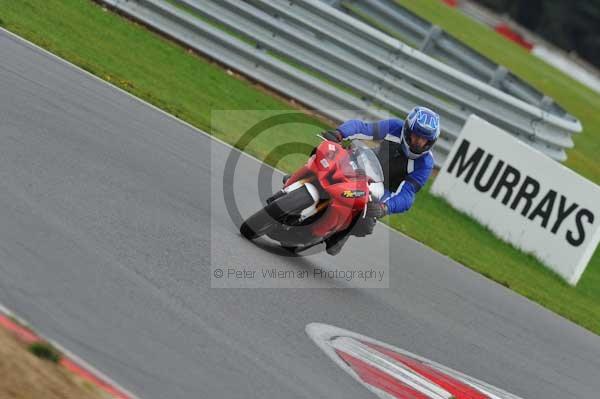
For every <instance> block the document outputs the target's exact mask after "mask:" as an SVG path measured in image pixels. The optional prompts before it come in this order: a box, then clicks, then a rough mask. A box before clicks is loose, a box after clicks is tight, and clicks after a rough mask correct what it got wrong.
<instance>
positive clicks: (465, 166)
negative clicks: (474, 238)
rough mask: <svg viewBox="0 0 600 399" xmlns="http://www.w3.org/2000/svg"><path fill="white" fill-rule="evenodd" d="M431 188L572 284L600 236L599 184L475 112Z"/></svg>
mask: <svg viewBox="0 0 600 399" xmlns="http://www.w3.org/2000/svg"><path fill="white" fill-rule="evenodd" d="M432 192H433V194H435V195H438V196H442V197H444V198H445V199H446V200H447V201H448V202H449V203H450V204H451V205H452V206H453V207H455V208H457V209H459V210H461V211H463V212H465V213H467V214H469V215H471V216H472V217H473V218H475V219H477V220H478V221H479V222H481V223H482V224H483V225H485V226H487V227H488V228H489V229H491V230H492V231H493V232H494V233H495V234H496V235H498V236H499V237H501V238H502V239H504V240H505V241H507V242H509V243H511V244H513V245H514V246H516V247H517V248H519V249H521V250H523V251H525V252H528V253H531V254H533V255H534V256H535V257H537V258H538V259H539V260H541V261H542V262H543V263H544V264H546V265H547V266H548V267H550V268H551V269H552V270H554V271H556V272H557V273H558V274H559V275H561V276H562V277H564V278H565V279H566V280H567V281H568V282H569V284H572V285H575V284H577V281H579V278H580V277H581V275H582V274H583V271H584V270H585V267H586V266H587V264H588V262H589V260H590V258H591V257H592V255H593V253H594V251H595V249H596V247H597V245H598V241H600V187H599V186H598V185H596V184H594V183H592V182H590V181H589V180H586V179H585V178H583V177H581V176H579V175H578V174H576V173H575V172H573V171H572V170H570V169H568V168H566V167H564V166H563V165H561V164H559V163H558V162H555V161H554V160H552V159H550V158H548V157H547V156H546V155H544V154H542V153H541V152H538V151H536V150H534V149H533V148H531V147H530V146H528V145H527V144H525V143H523V142H521V141H519V140H518V139H516V138H515V137H513V136H511V135H510V134H508V133H506V132H505V131H503V130H501V129H500V128H498V127H496V126H494V125H492V124H490V123H488V122H486V121H484V120H483V119H481V118H478V117H476V116H471V117H470V118H469V119H468V121H467V123H466V124H465V126H464V127H463V130H462V132H461V134H460V136H459V137H458V139H457V140H456V143H455V144H454V147H453V148H452V150H451V151H450V155H449V156H448V158H447V159H446V162H445V164H444V166H443V168H442V169H441V170H440V173H439V175H438V176H437V178H436V179H435V182H434V184H433V187H432ZM482 256H485V254H482Z"/></svg>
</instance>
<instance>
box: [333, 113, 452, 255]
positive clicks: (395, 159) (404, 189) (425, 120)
mask: <svg viewBox="0 0 600 399" xmlns="http://www.w3.org/2000/svg"><path fill="white" fill-rule="evenodd" d="M439 135H440V117H439V116H438V114H437V113H435V112H434V111H432V110H430V109H429V108H425V107H415V108H413V109H412V110H411V111H410V113H409V114H408V115H407V116H406V119H405V120H404V121H402V120H400V119H395V118H393V119H385V120H381V121H378V122H372V123H367V122H363V121H360V120H356V119H352V120H349V121H346V122H344V123H342V124H341V125H340V126H338V127H337V129H336V130H333V131H327V132H324V133H323V137H325V138H326V139H328V140H332V141H336V142H342V141H343V140H344V139H373V140H382V142H381V144H380V145H379V148H378V149H377V150H376V154H377V158H379V162H380V163H381V167H382V169H383V175H384V186H385V195H384V197H383V198H382V199H381V202H370V203H369V204H368V206H367V213H366V217H365V218H359V219H358V220H357V222H356V223H355V224H354V226H353V227H352V228H350V229H347V230H344V231H341V232H339V233H335V234H334V235H332V236H331V237H329V238H328V239H327V240H326V241H325V243H326V250H327V253H329V254H330V255H335V254H337V253H339V252H340V250H341V249H342V246H343V245H344V243H345V242H346V240H347V239H348V237H349V236H350V235H356V236H360V237H362V236H365V235H368V234H371V233H372V232H373V229H374V227H375V222H376V219H378V218H381V217H383V216H385V215H389V214H393V213H401V212H406V211H407V210H408V209H410V207H411V206H412V204H413V202H414V200H415V194H416V193H417V192H418V191H419V190H420V189H421V188H422V187H423V186H424V185H425V183H426V182H427V179H429V176H430V175H431V171H432V169H433V165H434V160H433V155H432V154H431V149H432V147H433V145H434V144H435V142H436V140H437V139H438V137H439Z"/></svg>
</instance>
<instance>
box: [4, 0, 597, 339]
mask: <svg viewBox="0 0 600 399" xmlns="http://www.w3.org/2000/svg"><path fill="white" fill-rule="evenodd" d="M401 2H402V3H409V4H410V5H412V7H411V8H412V9H413V10H414V11H416V12H417V13H419V11H420V12H425V13H430V14H432V15H429V16H428V18H430V19H433V21H434V23H437V24H439V25H441V26H443V27H445V28H447V26H446V25H444V24H443V23H442V22H444V20H445V18H450V17H447V16H446V14H447V11H448V10H446V9H444V8H443V7H444V6H442V5H440V4H439V2H437V0H423V1H422V2H421V1H420V2H410V1H401ZM434 3H435V4H434ZM407 5H408V4H407ZM417 8H418V10H417ZM0 10H2V15H1V18H2V24H3V25H4V27H6V28H7V29H9V30H10V31H13V32H15V33H17V34H19V35H20V36H22V37H24V38H26V39H28V40H30V41H32V42H34V43H37V44H38V45H41V46H43V47H45V48H47V49H48V50H50V51H52V52H53V53H55V54H57V55H59V56H60V57H62V58H65V59H67V60H69V61H71V62H73V63H74V64H77V65H79V66H81V67H82V68H84V69H86V70H88V71H90V72H92V73H94V74H95V75H97V76H99V77H101V78H103V79H106V80H108V81H110V82H111V83H114V84H116V85H117V86H120V87H121V88H123V89H125V90H127V91H129V92H131V93H132V94H134V95H136V96H138V97H140V98H143V99H145V100H146V101H148V102H150V103H152V104H154V105H156V106H158V107H160V108H163V109H165V110H166V111H167V112H170V113H172V114H174V115H175V116H177V117H179V118H181V119H183V120H185V121H187V122H189V123H191V124H193V125H195V126H197V127H199V128H201V129H204V130H207V131H210V132H211V133H212V134H214V135H215V136H217V137H218V138H220V139H222V140H224V141H227V142H229V143H233V144H236V143H238V140H239V139H240V137H241V135H242V134H243V132H244V130H245V127H246V126H248V124H249V119H252V118H255V117H256V115H257V114H256V113H254V112H246V113H245V115H246V116H245V117H240V118H229V119H227V120H226V121H225V122H224V123H223V122H222V123H212V126H211V111H213V110H219V109H220V110H233V111H235V110H293V109H296V108H295V106H294V104H293V103H291V102H288V101H285V100H283V99H281V98H278V97H277V96H273V95H272V94H271V93H268V92H265V90H264V89H263V88H262V87H261V86H259V85H256V84H253V83H252V82H249V81H247V80H244V79H243V78H240V77H239V76H235V74H234V73H232V72H231V71H227V70H224V69H223V68H221V67H220V66H218V65H216V64H215V63H212V62H210V61H207V60H204V59H202V58H200V57H198V56H196V55H194V54H193V53H191V52H189V51H187V50H186V49H185V48H182V47H181V46H179V45H177V44H174V43H172V42H170V41H168V40H165V39H164V38H161V37H160V36H158V35H156V34H154V33H152V32H150V31H148V30H146V29H144V28H143V27H142V26H139V25H138V24H135V23H132V22H131V21H128V20H126V19H124V18H122V17H120V16H118V15H116V14H113V13H111V12H107V11H106V10H103V9H102V8H101V7H100V6H98V5H97V4H95V3H92V2H91V1H89V0H21V1H19V2H15V1H13V0H0ZM450 11H452V10H450ZM459 16H460V14H458V13H456V15H455V14H452V15H451V17H452V18H459ZM463 18H464V17H463ZM452 21H453V20H452ZM453 23H454V22H453ZM472 24H474V23H473V22H471V21H469V20H466V21H462V20H460V23H459V22H455V29H456V30H457V31H460V29H461V28H464V30H465V32H466V33H463V34H461V35H460V36H459V35H456V36H457V37H459V38H460V39H463V40H464V36H465V35H467V36H468V35H470V34H474V33H473V32H477V31H476V30H474V29H475V28H473V27H472V26H471V25H472ZM448 26H451V24H449V23H448ZM449 31H450V32H451V33H453V34H454V32H453V31H451V30H449ZM489 33H490V34H489V35H487V36H484V35H483V34H482V38H481V39H480V38H477V40H482V41H484V42H485V41H486V40H487V41H489V43H488V44H487V46H489V47H490V49H496V48H497V49H498V52H503V51H506V54H505V57H506V58H511V57H514V59H515V61H513V62H512V63H511V64H509V63H504V64H505V65H507V66H509V67H510V68H512V69H514V70H515V72H516V73H517V74H520V72H521V69H526V68H525V65H530V66H531V65H533V66H535V68H537V69H539V72H538V73H529V74H527V75H526V76H522V77H524V78H525V79H527V80H530V79H529V78H530V77H531V78H532V79H531V80H530V81H531V82H532V83H533V84H534V85H536V86H538V87H539V88H540V89H541V90H544V91H546V89H548V90H547V92H548V93H549V94H550V95H553V96H554V97H555V98H556V99H557V100H558V101H559V102H560V103H561V105H563V106H565V107H567V108H568V109H569V111H570V112H572V113H573V114H574V115H576V116H577V117H579V118H581V120H582V121H583V123H584V126H585V127H586V131H585V132H584V133H583V134H582V135H580V136H579V137H577V138H576V141H577V147H576V149H575V150H572V151H571V152H570V153H569V162H568V166H570V167H572V168H573V169H575V170H577V171H578V172H580V173H581V174H583V175H584V176H587V177H588V178H590V179H592V180H594V181H595V182H598V181H600V166H599V165H598V164H597V163H596V162H595V160H594V157H593V154H594V148H595V149H596V151H595V153H596V154H598V150H600V148H597V147H598V142H599V141H600V140H596V139H594V137H593V135H592V133H591V132H592V131H593V130H591V128H592V127H593V126H596V127H598V126H600V120H597V119H598V118H600V115H593V112H592V108H593V107H594V106H596V109H598V105H600V96H598V95H596V94H595V93H593V92H591V91H590V90H588V89H586V88H584V87H583V86H581V85H580V84H578V83H575V82H573V81H572V80H570V79H569V78H567V77H565V76H564V75H562V74H560V73H558V72H557V71H556V70H554V69H553V68H550V67H548V66H546V65H545V64H543V63H541V62H539V61H537V60H535V59H534V58H533V57H531V56H529V55H528V54H527V53H525V52H524V51H522V50H521V49H520V48H518V47H516V46H514V45H512V44H511V43H508V42H507V44H504V43H503V42H504V39H502V38H501V37H499V36H497V35H496V36H494V35H495V33H493V32H492V31H490V32H489ZM478 34H479V33H478ZM90 38H93V40H91V39H90ZM484 38H485V39H484ZM481 46H484V45H483V44H481ZM507 46H508V47H507ZM476 49H478V50H479V48H478V47H476ZM522 57H529V58H527V62H525V61H523V60H522V61H520V62H519V61H518V59H520V58H522ZM496 61H497V62H500V61H499V60H496ZM513 64H514V65H513ZM540 64H541V65H540ZM519 68H521V69H519ZM554 80H556V82H557V84H556V87H554V86H553V87H552V89H551V90H550V89H549V88H548V87H546V86H552V85H550V84H549V83H548V81H554ZM563 91H564V93H563ZM565 93H566V94H565ZM561 94H562V95H561ZM567 94H568V96H577V99H576V100H574V99H571V100H570V101H565V99H563V97H564V96H566V95H567ZM586 101H587V105H586V106H585V107H583V108H578V106H579V105H583V104H584V103H586ZM240 115H241V114H240ZM213 122H214V121H213ZM594 123H596V124H595V125H594ZM325 127H327V123H326V122H324V121H322V120H318V119H315V118H312V117H310V116H307V117H306V118H305V119H304V120H301V121H297V122H296V123H291V124H288V125H286V126H285V129H284V130H282V129H278V128H273V129H271V131H270V132H269V133H268V134H264V135H261V136H260V137H259V138H258V139H257V140H255V141H253V142H252V145H250V146H249V147H248V148H246V150H247V151H248V152H250V153H251V154H253V155H255V156H257V157H258V158H260V159H265V157H266V156H267V155H268V154H269V153H270V151H271V150H272V149H274V148H276V147H278V146H280V145H283V144H286V143H289V142H290V141H294V142H304V143H307V144H309V145H312V144H316V143H317V141H318V139H317V138H316V137H315V136H314V135H315V133H317V132H318V131H320V130H321V129H323V128H325ZM299 148H300V147H299ZM304 160H305V156H304V155H297V156H291V157H285V158H283V159H282V160H281V161H280V162H279V163H278V164H277V166H278V167H280V168H282V169H287V170H291V169H293V168H295V167H296V166H298V165H299V164H300V162H303V161H304ZM388 222H389V223H390V224H391V225H392V226H394V227H395V228H398V229H399V230H401V231H402V232H404V233H406V234H408V235H409V236H411V237H414V238H416V239H417V240H419V241H421V242H423V243H425V244H426V245H428V246H430V247H432V248H433V249H435V250H437V251H440V252H442V253H444V254H446V255H448V256H450V257H451V258H453V259H455V260H457V261H459V262H461V263H463V264H465V265H467V266H469V267H471V268H473V269H474V270H476V271H478V272H480V273H482V274H484V275H486V276H488V277H490V278H492V279H494V280H496V281H498V282H500V283H502V284H504V285H506V286H508V287H510V288H511V289H513V290H515V291H517V292H519V293H521V294H523V295H525V296H527V297H529V298H531V299H532V300H534V301H536V302H539V303H540V304H542V305H543V306H545V307H547V308H549V309H551V310H553V311H555V312H557V313H559V314H561V315H563V316H565V317H567V318H569V319H571V320H573V321H574V322H576V323H578V324H580V325H582V326H584V327H586V328H588V329H589V330H591V331H594V332H596V333H600V289H599V287H600V284H599V283H600V252H599V251H596V253H595V255H594V257H593V259H592V263H591V264H590V266H589V267H588V270H587V271H586V273H585V274H584V276H583V278H582V280H581V281H580V283H579V285H578V286H577V287H576V288H573V287H570V286H568V285H567V284H566V283H564V282H563V281H562V280H561V279H560V278H558V277H557V276H556V275H555V274H553V273H552V272H550V271H548V270H547V269H546V268H544V267H543V266H542V265H541V264H540V263H539V262H538V261H536V260H535V259H534V258H532V257H530V256H528V255H525V254H523V253H521V252H519V251H518V250H516V249H514V248H513V247H512V246H510V245H508V244H505V243H503V242H502V241H500V240H499V239H497V238H496V237H494V235H493V234H491V233H490V232H489V231H488V230H486V229H485V228H483V227H482V226H481V225H479V224H478V223H477V222H475V221H473V220H472V219H470V218H468V217H467V216H465V215H463V214H461V213H459V212H457V211H455V210H454V209H452V208H451V207H450V206H449V205H448V204H447V203H446V202H445V201H443V200H441V199H439V198H435V197H433V196H432V195H430V194H429V185H428V186H427V187H426V188H425V189H424V190H422V192H421V193H420V194H419V200H418V202H417V204H416V205H415V207H414V208H413V209H412V210H411V212H409V213H407V214H405V215H399V216H394V217H391V218H389V220H388Z"/></svg>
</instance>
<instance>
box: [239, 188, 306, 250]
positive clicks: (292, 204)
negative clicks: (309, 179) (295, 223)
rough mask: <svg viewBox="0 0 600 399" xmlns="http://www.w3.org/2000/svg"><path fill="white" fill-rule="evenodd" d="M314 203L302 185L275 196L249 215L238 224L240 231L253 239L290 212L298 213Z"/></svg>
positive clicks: (268, 230)
mask: <svg viewBox="0 0 600 399" xmlns="http://www.w3.org/2000/svg"><path fill="white" fill-rule="evenodd" d="M313 203H314V199H313V197H312V195H310V193H309V192H308V189H307V188H306V187H305V186H303V187H300V188H298V189H296V190H294V191H291V192H289V193H287V194H286V195H284V196H282V197H279V198H277V199H276V200H275V201H273V202H271V203H270V204H268V205H266V206H265V207H264V208H262V209H261V210H259V211H258V212H256V213H255V214H254V215H252V216H250V217H249V218H248V219H246V221H245V222H244V223H242V225H241V226H240V233H241V234H242V235H243V236H244V237H246V238H247V239H248V240H254V239H255V238H258V237H260V236H262V235H265V234H268V233H269V232H270V231H271V230H272V229H274V228H276V227H277V225H278V224H279V223H281V222H282V220H283V219H284V218H285V217H286V216H287V215H290V214H300V212H301V211H302V210H303V209H305V208H308V207H309V206H311V205H312V204H313Z"/></svg>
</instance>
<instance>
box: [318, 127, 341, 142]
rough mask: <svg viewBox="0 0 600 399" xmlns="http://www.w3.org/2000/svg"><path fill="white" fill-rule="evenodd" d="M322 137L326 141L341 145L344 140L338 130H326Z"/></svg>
mask: <svg viewBox="0 0 600 399" xmlns="http://www.w3.org/2000/svg"><path fill="white" fill-rule="evenodd" d="M321 136H323V138H324V139H325V140H329V141H333V142H335V143H341V142H342V141H343V140H344V136H342V134H341V133H340V132H338V131H337V130H326V131H324V132H323V133H321Z"/></svg>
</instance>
